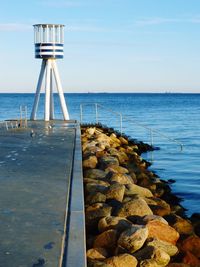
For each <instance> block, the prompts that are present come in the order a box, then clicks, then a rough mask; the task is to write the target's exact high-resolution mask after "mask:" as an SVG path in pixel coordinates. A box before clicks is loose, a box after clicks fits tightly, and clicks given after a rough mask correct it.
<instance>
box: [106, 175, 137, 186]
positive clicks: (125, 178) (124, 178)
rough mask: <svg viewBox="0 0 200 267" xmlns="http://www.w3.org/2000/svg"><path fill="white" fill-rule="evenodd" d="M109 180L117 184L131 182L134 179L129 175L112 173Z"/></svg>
mask: <svg viewBox="0 0 200 267" xmlns="http://www.w3.org/2000/svg"><path fill="white" fill-rule="evenodd" d="M110 181H111V182H117V183H119V184H124V185H125V184H133V183H134V181H133V179H132V177H131V176H130V175H127V174H123V173H113V175H112V176H111V178H110Z"/></svg>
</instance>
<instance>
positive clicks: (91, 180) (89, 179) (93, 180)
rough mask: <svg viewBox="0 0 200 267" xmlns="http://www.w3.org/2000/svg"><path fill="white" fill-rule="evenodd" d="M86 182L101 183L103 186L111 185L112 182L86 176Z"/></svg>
mask: <svg viewBox="0 0 200 267" xmlns="http://www.w3.org/2000/svg"><path fill="white" fill-rule="evenodd" d="M83 182H84V184H88V183H92V184H99V185H103V186H107V187H108V186H110V184H109V183H108V182H106V181H103V180H97V179H93V178H84V179H83Z"/></svg>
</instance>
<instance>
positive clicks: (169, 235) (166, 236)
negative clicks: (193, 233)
mask: <svg viewBox="0 0 200 267" xmlns="http://www.w3.org/2000/svg"><path fill="white" fill-rule="evenodd" d="M147 227H148V230H149V237H153V238H156V239H159V240H162V241H165V242H168V243H171V244H173V245H175V244H176V242H177V240H178V239H179V233H178V232H177V231H176V230H175V229H174V228H172V227H171V226H169V225H166V224H165V223H163V222H159V221H150V222H148V223H147Z"/></svg>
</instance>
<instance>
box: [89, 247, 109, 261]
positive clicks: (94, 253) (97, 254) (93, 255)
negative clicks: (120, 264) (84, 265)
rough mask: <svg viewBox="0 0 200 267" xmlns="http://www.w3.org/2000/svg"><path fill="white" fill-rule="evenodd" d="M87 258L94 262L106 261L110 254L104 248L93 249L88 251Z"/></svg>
mask: <svg viewBox="0 0 200 267" xmlns="http://www.w3.org/2000/svg"><path fill="white" fill-rule="evenodd" d="M86 255H87V258H88V259H92V260H104V259H105V258H107V257H108V252H107V251H106V250H105V249H104V248H91V249H88V250H87V254H86Z"/></svg>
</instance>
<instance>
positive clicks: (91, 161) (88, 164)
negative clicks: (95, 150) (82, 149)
mask: <svg viewBox="0 0 200 267" xmlns="http://www.w3.org/2000/svg"><path fill="white" fill-rule="evenodd" d="M97 163H98V161H97V157H96V156H89V158H87V159H84V160H83V168H90V169H95V168H96V166H97Z"/></svg>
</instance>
